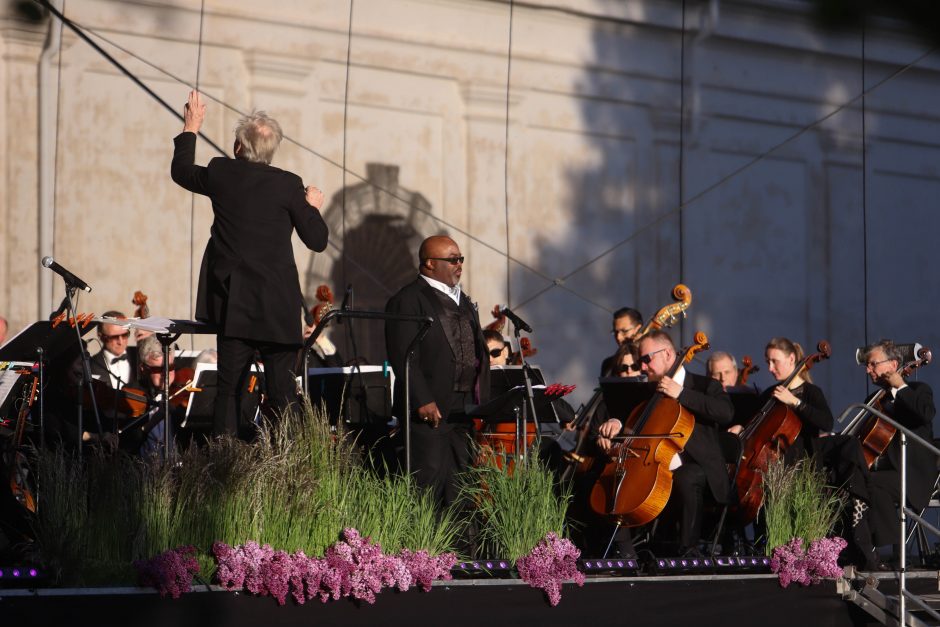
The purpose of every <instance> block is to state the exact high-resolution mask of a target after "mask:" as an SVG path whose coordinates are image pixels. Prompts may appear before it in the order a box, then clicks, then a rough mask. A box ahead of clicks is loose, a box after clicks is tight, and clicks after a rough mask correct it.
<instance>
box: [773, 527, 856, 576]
mask: <svg viewBox="0 0 940 627" xmlns="http://www.w3.org/2000/svg"><path fill="white" fill-rule="evenodd" d="M846 545H847V543H846V541H845V540H843V539H842V538H822V539H820V540H814V541H813V542H811V543H810V545H809V549H807V550H805V551H804V549H803V539H802V538H793V539H792V540H790V541H789V542H788V543H787V544H784V545H782V546H778V547H777V548H775V549H774V552H773V557H772V558H771V560H770V569H771V571H773V572H775V573H777V576H778V577H779V580H780V585H781V586H782V587H784V588H786V587H787V586H789V585H790V584H791V583H793V582H796V583H799V584H800V585H803V586H809V585H811V584H814V583H819V582H820V581H821V580H822V579H827V578H835V577H839V576H840V575H841V574H842V569H841V568H839V564H838V560H839V553H841V552H842V549H844V548H845V547H846Z"/></svg>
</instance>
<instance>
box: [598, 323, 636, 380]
mask: <svg viewBox="0 0 940 627" xmlns="http://www.w3.org/2000/svg"><path fill="white" fill-rule="evenodd" d="M642 328H643V314H641V313H640V312H639V311H637V310H636V309H633V308H632V307H621V308H620V309H618V310H617V311H615V312H614V322H613V328H612V329H611V330H610V334H611V335H613V336H614V341H615V342H616V343H617V347H618V348H619V347H621V346H623V343H624V342H627V341H629V340H633V339H635V338H636V335H637V333H639V332H640V329H642ZM616 357H617V354H616V353H614V354H613V355H611V356H610V357H606V358H605V359H604V361H603V362H602V363H601V376H602V377H613V376H616V373H615V372H613V367H614V366H615V365H617V361H616Z"/></svg>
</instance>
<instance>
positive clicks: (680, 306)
mask: <svg viewBox="0 0 940 627" xmlns="http://www.w3.org/2000/svg"><path fill="white" fill-rule="evenodd" d="M672 297H673V300H675V301H676V302H674V303H669V304H668V305H665V306H663V307H661V308H660V309H659V311H657V312H656V315H654V316H653V317H652V318H650V320H649V322H647V323H646V325H645V326H644V327H643V328H642V329H640V331H639V332H638V333H637V335H636V337H635V338H633V340H632V341H634V342H637V341H639V340H640V339H641V338H642V337H643V336H644V335H648V334H649V333H650V332H652V331H655V330H658V329H663V328H667V327H672V326H673V325H674V324H675V323H676V322H678V321H679V316H680V315H681V316H683V317H685V315H686V314H685V311H686V309H688V308H689V306H690V305H691V304H692V290H690V289H689V288H688V287H686V286H685V285H683V284H682V283H678V284H677V285H676V286H675V287H674V288H672ZM498 311H499V306H498V305H497V307H496V309H495V310H494V311H493V315H494V316H495V315H496V314H497V313H498ZM618 365H619V364H618ZM603 398H604V397H603V395H602V394H601V390H600V388H598V389H597V390H595V392H594V394H592V395H591V398H590V399H589V400H588V402H587V403H585V405H584V407H582V408H581V411H580V412H579V413H578V415H577V416H575V419H574V420H573V421H572V428H573V429H575V430H577V431H578V440H577V443H576V444H575V446H574V448H573V449H572V450H570V451H568V452H566V453H565V454H564V460H565V462H567V464H568V466H567V467H566V468H565V470H564V472H563V473H562V475H561V479H562V480H563V481H565V480H567V479H570V478H571V475H572V474H574V473H575V472H576V471H581V472H585V471H587V469H588V468H589V467H590V466H591V464H592V463H593V462H594V458H593V457H591V456H589V455H588V454H587V453H586V449H587V444H588V441H589V436H590V435H591V426H592V425H591V422H592V419H593V417H594V414H595V413H596V412H597V407H598V405H600V402H601V400H603Z"/></svg>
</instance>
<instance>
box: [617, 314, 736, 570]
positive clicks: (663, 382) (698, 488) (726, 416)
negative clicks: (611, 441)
mask: <svg viewBox="0 0 940 627" xmlns="http://www.w3.org/2000/svg"><path fill="white" fill-rule="evenodd" d="M639 351H640V368H641V370H642V371H643V373H644V374H645V375H646V376H647V379H648V380H649V381H651V382H654V383H656V384H657V391H659V392H661V393H663V394H665V395H666V396H669V397H670V398H674V399H676V400H677V401H678V402H679V404H680V405H682V407H684V408H686V409H687V410H689V411H690V412H692V414H693V415H694V417H695V427H694V429H693V430H692V435H691V436H690V437H689V440H688V442H686V445H685V450H684V451H683V452H682V453H680V454H679V456H678V457H679V460H676V461H674V462H673V464H672V465H671V468H673V488H672V494H671V496H670V498H669V503H668V504H667V510H666V511H668V512H670V513H674V514H675V515H676V517H678V519H679V541H678V545H679V551H680V554H681V553H684V552H687V551H693V552H697V551H698V544H699V540H700V536H701V528H702V509H703V504H704V498H705V491H706V490H708V491H709V492H711V495H712V497H714V499H715V500H716V501H717V502H719V503H727V502H728V501H729V499H730V498H731V481H730V477H729V476H728V470H727V467H726V465H725V461H724V457H723V456H722V454H721V447H720V445H719V443H718V432H719V430H724V429H725V428H727V426H728V425H730V424H731V421H732V420H733V419H734V406H733V405H732V404H731V399H730V398H728V394H727V393H726V392H725V391H724V389H723V388H722V387H721V384H720V383H718V382H717V381H715V380H714V379H711V378H709V377H704V376H701V375H697V374H692V373H691V372H688V371H686V370H685V368H684V367H680V368H679V369H678V370H677V371H676V373H675V375H674V376H673V377H668V376H666V375H667V373H668V372H669V371H670V370H671V369H672V366H673V365H674V364H675V362H676V359H678V357H677V354H676V349H675V345H674V344H673V342H672V339H671V338H670V337H669V335H668V334H666V333H665V332H663V331H653V332H652V333H650V334H649V335H647V336H645V337H644V338H643V339H642V340H640V345H639ZM622 428H623V425H622V423H621V421H619V420H617V419H611V420H609V421H607V422H606V423H604V424H603V425H601V428H600V430H599V433H600V435H601V437H603V438H610V437H613V436H616V435H618V434H619V433H620V432H621V431H622Z"/></svg>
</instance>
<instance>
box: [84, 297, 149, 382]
mask: <svg viewBox="0 0 940 627" xmlns="http://www.w3.org/2000/svg"><path fill="white" fill-rule="evenodd" d="M101 317H102V318H121V319H123V318H126V317H127V316H125V315H124V314H123V313H121V312H120V311H107V312H105V313H104V314H102V316H101ZM130 334H131V332H130V330H129V329H125V328H124V327H121V326H118V325H116V324H107V323H104V322H102V323H100V324H99V325H98V340H99V341H100V342H101V350H100V351H99V352H98V353H96V354H95V355H93V356H92V357H91V362H90V364H89V366H90V367H91V376H92V378H94V379H99V380H101V381H103V382H105V383H107V384H108V385H110V386H111V387H112V388H114V389H115V390H120V389H121V388H122V387H124V386H125V385H130V386H133V385H135V384H136V383H137V355H136V351H133V350H128V346H127V341H128V338H129V337H130ZM78 367H79V368H81V364H79V365H78Z"/></svg>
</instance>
